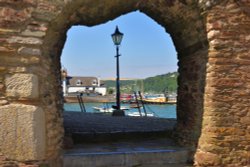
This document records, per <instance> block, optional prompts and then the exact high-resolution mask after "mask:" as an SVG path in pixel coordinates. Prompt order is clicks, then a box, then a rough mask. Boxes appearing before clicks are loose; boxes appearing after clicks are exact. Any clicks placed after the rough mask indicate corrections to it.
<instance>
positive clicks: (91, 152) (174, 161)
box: [64, 112, 190, 167]
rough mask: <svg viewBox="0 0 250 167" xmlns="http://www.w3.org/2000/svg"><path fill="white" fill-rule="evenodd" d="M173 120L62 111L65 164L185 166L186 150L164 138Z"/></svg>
mask: <svg viewBox="0 0 250 167" xmlns="http://www.w3.org/2000/svg"><path fill="white" fill-rule="evenodd" d="M175 124H176V120H175V119H162V118H153V117H114V116H111V115H100V114H99V115H98V114H91V113H81V112H64V127H65V134H66V135H68V136H70V138H73V140H74V145H72V146H71V147H68V148H66V149H65V154H64V166H65V167H66V166H67V167H75V166H77V167H125V166H126V167H131V166H137V167H155V166H157V167H163V166H164V167H170V166H171V167H186V166H188V165H187V164H186V162H187V161H188V159H189V155H190V149H188V148H183V147H182V148H181V147H179V146H177V145H176V144H175V142H174V141H173V140H171V139H170V138H168V135H170V133H171V132H172V130H173V128H174V126H175Z"/></svg>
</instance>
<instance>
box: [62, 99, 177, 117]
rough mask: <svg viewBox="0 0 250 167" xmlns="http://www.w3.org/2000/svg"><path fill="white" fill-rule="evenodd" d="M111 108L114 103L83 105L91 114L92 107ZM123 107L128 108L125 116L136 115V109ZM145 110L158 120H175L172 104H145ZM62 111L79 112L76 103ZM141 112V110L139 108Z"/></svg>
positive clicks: (66, 105) (174, 109)
mask: <svg viewBox="0 0 250 167" xmlns="http://www.w3.org/2000/svg"><path fill="white" fill-rule="evenodd" d="M107 105H108V107H111V106H112V105H115V103H108V104H102V103H84V106H85V108H86V111H87V112H90V113H93V112H97V111H96V110H94V109H93V107H103V106H106V107H107ZM121 106H122V107H123V106H124V107H127V108H129V110H125V115H129V114H130V113H138V109H136V108H130V105H129V104H121ZM145 109H146V112H147V113H153V114H154V115H155V116H157V117H159V118H176V105H173V104H163V105H152V104H150V105H149V104H145ZM64 110H65V111H78V112H81V108H80V106H79V104H78V103H64ZM141 111H142V112H143V109H142V108H141Z"/></svg>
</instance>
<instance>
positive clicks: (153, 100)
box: [142, 94, 176, 104]
mask: <svg viewBox="0 0 250 167" xmlns="http://www.w3.org/2000/svg"><path fill="white" fill-rule="evenodd" d="M142 102H143V103H144V104H176V98H174V99H173V98H169V97H166V96H164V95H162V94H159V95H154V96H147V97H145V98H143V99H142Z"/></svg>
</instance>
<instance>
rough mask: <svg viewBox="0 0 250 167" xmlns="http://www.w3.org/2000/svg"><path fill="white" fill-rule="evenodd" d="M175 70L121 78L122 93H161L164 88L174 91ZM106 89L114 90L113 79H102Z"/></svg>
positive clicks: (175, 84) (175, 82)
mask: <svg viewBox="0 0 250 167" xmlns="http://www.w3.org/2000/svg"><path fill="white" fill-rule="evenodd" d="M177 76H178V73H177V72H172V73H167V74H163V75H157V76H154V77H149V78H146V79H136V80H121V81H120V85H121V86H120V88H121V92H122V93H132V92H133V91H144V92H147V93H163V91H164V90H168V91H170V92H176V90H177ZM103 82H104V83H105V85H106V86H107V88H108V90H109V91H111V92H112V90H113V91H114V90H115V84H116V83H115V81H114V80H105V81H103Z"/></svg>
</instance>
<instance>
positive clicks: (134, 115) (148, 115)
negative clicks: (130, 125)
mask: <svg viewBox="0 0 250 167" xmlns="http://www.w3.org/2000/svg"><path fill="white" fill-rule="evenodd" d="M127 115H128V116H132V117H140V116H142V117H144V116H145V113H144V112H141V115H140V113H139V112H131V113H128V114H127ZM147 117H155V114H154V113H147Z"/></svg>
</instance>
